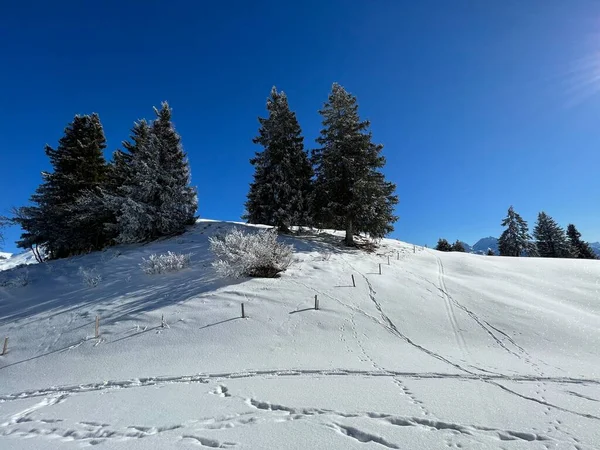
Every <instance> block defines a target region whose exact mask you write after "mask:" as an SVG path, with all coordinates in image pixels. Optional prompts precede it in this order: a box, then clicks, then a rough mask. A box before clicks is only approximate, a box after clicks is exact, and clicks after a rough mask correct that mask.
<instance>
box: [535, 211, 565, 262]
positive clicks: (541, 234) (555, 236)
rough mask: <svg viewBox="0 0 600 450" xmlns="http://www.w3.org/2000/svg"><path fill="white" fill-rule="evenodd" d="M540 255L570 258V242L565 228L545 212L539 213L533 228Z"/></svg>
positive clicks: (543, 256)
mask: <svg viewBox="0 0 600 450" xmlns="http://www.w3.org/2000/svg"><path fill="white" fill-rule="evenodd" d="M533 236H534V238H535V240H536V243H535V244H536V249H537V253H538V256H541V257H542V258H568V257H569V256H570V248H569V243H568V242H567V238H566V235H565V232H564V230H563V229H562V228H561V227H560V226H559V225H558V224H557V223H556V221H554V219H553V218H552V217H550V216H549V215H547V214H546V213H545V212H543V211H542V212H540V213H539V214H538V220H537V222H536V224H535V228H534V230H533Z"/></svg>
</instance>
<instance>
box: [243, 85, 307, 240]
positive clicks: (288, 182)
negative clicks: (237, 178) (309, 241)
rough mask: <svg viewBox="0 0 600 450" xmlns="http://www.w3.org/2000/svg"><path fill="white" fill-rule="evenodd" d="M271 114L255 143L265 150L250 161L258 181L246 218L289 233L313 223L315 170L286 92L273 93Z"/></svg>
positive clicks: (261, 120) (252, 187) (269, 106)
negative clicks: (311, 218) (312, 186)
mask: <svg viewBox="0 0 600 450" xmlns="http://www.w3.org/2000/svg"><path fill="white" fill-rule="evenodd" d="M267 111H268V117H266V118H261V117H259V119H258V121H259V123H260V128H259V130H258V136H257V137H256V138H254V139H253V142H254V143H255V144H259V145H261V146H262V147H263V150H262V151H260V152H257V153H256V156H255V157H254V158H252V159H251V160H250V163H251V164H252V165H253V166H254V180H253V182H252V183H251V184H250V190H249V192H248V200H247V202H246V213H245V215H244V216H243V218H244V219H245V220H247V221H248V222H250V223H262V224H266V225H273V226H276V227H277V228H278V229H279V230H281V231H289V228H290V226H292V225H300V226H302V225H308V223H309V219H310V216H309V199H310V188H311V178H312V167H311V165H310V162H309V160H308V155H307V154H306V152H305V151H304V138H303V137H302V130H301V129H300V124H299V123H298V120H297V119H296V114H295V113H294V112H292V111H291V110H290V107H289V104H288V100H287V97H286V95H285V93H284V92H277V89H276V88H275V87H273V88H272V89H271V94H270V96H269V98H268V99H267Z"/></svg>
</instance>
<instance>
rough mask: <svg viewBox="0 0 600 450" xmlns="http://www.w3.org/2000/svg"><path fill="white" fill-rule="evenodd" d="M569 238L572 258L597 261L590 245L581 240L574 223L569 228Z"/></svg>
mask: <svg viewBox="0 0 600 450" xmlns="http://www.w3.org/2000/svg"><path fill="white" fill-rule="evenodd" d="M567 238H568V240H569V246H570V251H571V257H572V258H579V259H597V258H596V254H595V253H594V250H593V249H592V247H590V244H588V243H587V242H586V241H582V240H581V233H580V232H579V231H578V230H577V228H575V225H573V224H572V223H571V224H569V225H568V226H567Z"/></svg>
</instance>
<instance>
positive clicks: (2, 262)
mask: <svg viewBox="0 0 600 450" xmlns="http://www.w3.org/2000/svg"><path fill="white" fill-rule="evenodd" d="M4 255H6V257H5V258H0V272H2V271H5V270H9V269H13V268H15V267H18V266H21V265H29V264H37V261H36V260H35V256H33V252H31V251H27V252H23V253H19V254H16V255H13V254H12V253H4Z"/></svg>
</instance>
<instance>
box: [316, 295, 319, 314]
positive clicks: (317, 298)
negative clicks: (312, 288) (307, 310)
mask: <svg viewBox="0 0 600 450" xmlns="http://www.w3.org/2000/svg"><path fill="white" fill-rule="evenodd" d="M315 309H316V310H318V309H319V297H318V296H317V295H315Z"/></svg>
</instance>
